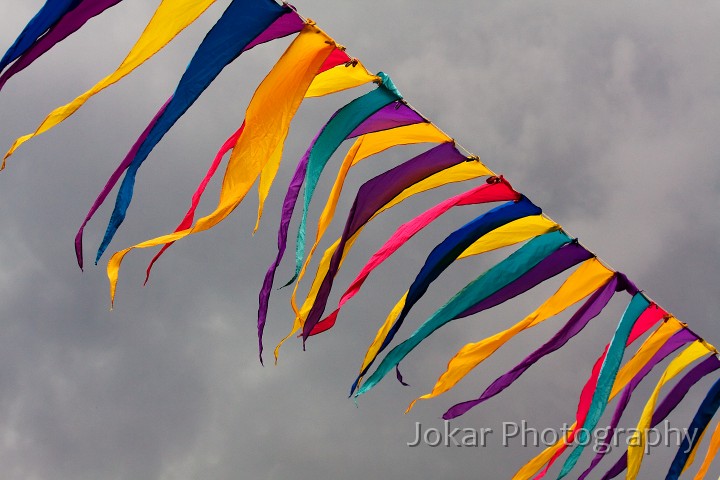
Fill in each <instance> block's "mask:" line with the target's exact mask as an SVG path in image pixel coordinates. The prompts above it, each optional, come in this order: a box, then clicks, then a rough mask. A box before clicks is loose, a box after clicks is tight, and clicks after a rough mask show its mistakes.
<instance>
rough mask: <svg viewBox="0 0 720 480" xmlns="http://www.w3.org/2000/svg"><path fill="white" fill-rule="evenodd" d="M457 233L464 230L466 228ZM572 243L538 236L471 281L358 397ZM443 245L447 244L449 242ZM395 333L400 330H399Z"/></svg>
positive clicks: (555, 235)
mask: <svg viewBox="0 0 720 480" xmlns="http://www.w3.org/2000/svg"><path fill="white" fill-rule="evenodd" d="M488 213H489V212H488ZM472 223H474V222H471V224H472ZM458 231H463V229H460V230H458ZM465 231H467V229H465ZM451 237H452V236H451ZM451 237H448V238H451ZM571 241H572V239H571V238H570V237H569V236H568V235H567V234H566V233H564V232H562V231H556V232H551V233H547V234H545V235H541V236H539V237H536V238H534V239H533V240H531V241H530V242H528V243H527V244H526V245H524V246H523V247H521V248H520V249H519V250H517V251H516V252H514V253H513V254H512V255H510V256H509V257H508V258H506V259H505V260H503V261H502V262H500V263H498V264H497V265H495V266H494V267H492V268H490V269H489V270H488V271H487V272H485V273H483V274H482V275H481V276H479V277H478V278H477V279H475V280H473V281H472V282H470V283H469V284H468V285H466V286H465V287H464V288H463V289H462V290H461V291H460V292H458V293H457V294H455V296H453V297H452V298H451V299H450V300H449V301H448V302H447V303H446V304H445V305H443V306H442V307H440V309H439V310H437V311H436V312H435V313H434V314H433V315H432V316H431V317H430V318H428V319H427V320H426V321H425V322H424V323H423V324H422V325H421V326H420V327H419V328H418V329H417V330H415V332H413V333H412V335H410V337H409V338H408V339H407V340H405V341H404V342H402V343H401V344H399V345H398V346H396V347H395V348H393V349H392V350H391V351H390V352H389V353H388V354H387V355H386V356H385V358H383V360H382V362H381V363H380V365H379V366H378V368H377V369H376V370H375V371H374V372H373V374H372V375H371V376H370V377H369V378H368V379H367V380H366V381H365V383H364V384H363V385H362V387H360V388H359V389H358V391H357V394H356V396H359V395H362V394H364V393H366V392H368V391H369V390H370V389H372V388H373V387H374V386H375V385H376V384H377V383H378V382H379V381H380V380H381V379H382V378H383V377H384V376H385V375H386V374H387V373H388V372H389V371H390V370H392V369H394V368H395V367H396V366H397V365H398V364H399V363H400V361H401V360H402V359H403V358H405V356H406V355H407V354H408V353H410V352H411V351H412V350H413V349H414V348H415V347H416V346H418V345H419V344H420V343H421V342H422V341H423V340H424V339H425V338H427V337H428V336H430V335H431V334H432V333H433V332H434V331H435V330H437V329H438V328H440V327H442V326H443V325H445V324H446V323H448V322H450V321H451V320H452V319H453V318H455V317H456V316H457V315H459V314H460V313H462V312H464V311H466V310H467V309H468V308H470V307H472V306H473V305H474V304H476V303H478V302H479V301H481V300H482V299H483V298H486V297H488V296H490V295H491V294H493V293H495V292H496V291H498V290H500V289H501V288H502V287H504V286H505V285H507V284H509V283H511V282H512V281H514V280H517V279H518V278H520V277H521V276H522V275H523V274H524V273H526V272H527V271H528V270H530V269H531V268H532V267H534V266H535V265H537V264H538V263H540V262H541V261H542V260H543V259H544V258H546V257H547V256H548V255H550V254H552V253H553V252H554V251H556V250H558V249H559V248H560V247H562V246H563V245H565V244H567V243H570V242H571ZM443 243H444V244H445V245H447V243H446V242H443ZM441 245H443V244H441ZM437 248H438V247H436V250H435V251H437ZM458 253H459V252H458ZM431 256H432V253H431ZM435 272H437V269H435ZM433 273H434V272H433ZM411 291H412V290H411ZM408 297H409V294H408ZM406 305H407V303H406ZM396 325H397V324H396ZM395 331H397V329H396V330H395ZM391 335H392V330H391V332H390V333H389V335H388V337H387V339H388V340H386V342H387V343H385V344H386V345H387V344H388V343H389V341H391V340H392V338H391ZM368 366H369V365H368ZM362 375H364V373H361V375H360V376H359V377H361V376H362ZM356 381H357V380H356ZM351 391H352V390H351Z"/></svg>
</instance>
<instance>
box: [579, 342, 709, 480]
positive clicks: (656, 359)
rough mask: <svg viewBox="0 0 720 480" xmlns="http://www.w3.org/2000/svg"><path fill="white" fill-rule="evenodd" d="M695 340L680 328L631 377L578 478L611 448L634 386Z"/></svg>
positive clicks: (582, 476) (587, 473) (592, 467)
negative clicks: (599, 440)
mask: <svg viewBox="0 0 720 480" xmlns="http://www.w3.org/2000/svg"><path fill="white" fill-rule="evenodd" d="M695 340H697V337H696V336H695V335H693V334H692V333H691V332H690V331H689V330H687V329H684V328H683V329H682V330H679V331H678V332H677V333H675V334H674V335H673V336H672V337H670V339H669V340H668V341H667V342H665V344H664V345H663V346H662V347H661V348H660V350H658V351H657V353H655V355H653V357H652V358H651V359H650V361H648V363H646V364H645V365H644V366H643V368H642V370H640V371H639V372H638V373H637V374H636V375H635V376H634V377H633V379H632V381H631V382H630V383H629V384H628V386H626V387H625V388H624V389H623V392H622V395H621V396H620V400H618V403H617V406H616V407H615V411H614V412H613V416H612V419H611V420H610V425H608V427H607V432H608V433H607V435H606V439H605V440H603V441H602V442H603V443H601V444H600V445H599V446H598V448H596V449H595V450H596V452H597V453H596V454H595V457H594V458H593V460H592V462H591V463H590V466H589V467H588V468H587V469H586V470H585V471H584V472H583V473H582V474H581V475H580V476H579V477H578V480H584V479H585V478H587V476H588V475H589V474H590V472H592V471H593V469H594V468H595V467H596V466H597V465H598V464H599V463H600V461H601V460H602V459H603V457H604V456H605V455H606V454H607V453H608V452H610V450H611V449H612V448H611V445H610V440H611V439H612V437H613V435H614V432H615V429H616V428H617V426H618V425H619V423H620V419H621V418H622V415H623V413H624V412H625V408H627V405H628V403H630V397H631V396H632V394H633V392H634V391H635V388H637V386H638V385H639V384H640V382H642V380H643V379H644V378H645V377H646V376H647V375H648V374H649V373H650V372H651V371H652V369H653V368H654V367H655V365H657V364H658V363H660V362H662V361H663V360H665V358H667V357H668V356H669V355H670V354H671V353H673V352H674V351H676V350H677V349H678V348H680V347H682V346H683V345H686V344H687V343H690V342H693V341H695Z"/></svg>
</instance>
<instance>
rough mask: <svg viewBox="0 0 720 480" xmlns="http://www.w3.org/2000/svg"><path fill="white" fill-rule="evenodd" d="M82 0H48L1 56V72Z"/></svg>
mask: <svg viewBox="0 0 720 480" xmlns="http://www.w3.org/2000/svg"><path fill="white" fill-rule="evenodd" d="M78 3H80V0H47V1H46V2H45V5H43V6H42V8H40V10H39V11H38V13H36V14H35V16H34V17H33V18H32V19H30V22H28V24H27V25H26V26H25V28H23V31H22V32H20V35H19V36H18V37H17V38H16V39H15V42H13V44H12V45H11V46H10V48H8V50H7V51H6V52H5V55H3V57H2V58H0V72H2V71H3V70H5V67H7V66H8V65H9V64H10V62H12V61H13V60H16V59H17V58H19V57H20V56H21V55H22V54H23V53H25V52H26V51H27V49H28V48H30V47H31V46H32V45H33V44H34V43H35V42H36V41H37V40H38V39H39V38H40V37H41V36H42V35H43V34H44V33H45V32H46V31H47V30H48V29H49V28H51V27H52V26H53V25H55V24H56V23H57V22H58V21H60V19H61V18H62V17H63V15H65V14H66V13H67V12H69V11H70V10H72V9H73V8H75V7H76V6H77V5H78Z"/></svg>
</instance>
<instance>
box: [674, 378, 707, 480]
mask: <svg viewBox="0 0 720 480" xmlns="http://www.w3.org/2000/svg"><path fill="white" fill-rule="evenodd" d="M718 407H720V380H717V381H716V382H715V383H714V384H713V386H712V387H710V390H709V391H708V393H707V395H706V396H705V398H704V399H703V401H702V403H701V404H700V407H699V408H698V410H697V412H696V413H695V416H694V417H693V419H692V422H690V426H689V427H688V429H687V434H686V435H685V436H684V438H683V441H682V444H681V445H680V447H679V448H678V451H677V453H676V454H675V458H674V459H673V461H672V464H671V465H670V470H668V473H667V475H666V476H665V480H677V479H678V478H680V474H681V473H682V472H683V469H684V468H685V464H686V463H687V461H688V458H689V457H690V452H693V451H694V450H695V447H696V446H697V443H698V441H699V439H700V438H701V437H702V435H703V433H704V432H705V429H706V428H707V426H708V424H709V423H710V420H712V417H713V416H715V412H717V410H718Z"/></svg>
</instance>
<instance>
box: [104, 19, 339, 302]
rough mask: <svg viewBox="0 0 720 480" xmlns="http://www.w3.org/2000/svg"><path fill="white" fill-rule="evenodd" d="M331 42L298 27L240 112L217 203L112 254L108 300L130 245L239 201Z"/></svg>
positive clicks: (217, 214) (213, 219)
mask: <svg viewBox="0 0 720 480" xmlns="http://www.w3.org/2000/svg"><path fill="white" fill-rule="evenodd" d="M335 47H336V44H335V41H334V40H332V39H331V38H330V37H329V36H327V35H326V34H325V32H323V31H322V30H321V29H320V28H318V27H317V26H316V25H314V24H307V25H305V27H303V30H302V31H301V32H300V35H298V37H297V38H296V39H295V40H294V41H293V43H292V44H291V45H290V46H289V47H288V49H287V50H286V51H285V53H284V54H283V56H282V57H281V58H280V60H279V61H278V63H277V64H276V65H275V67H273V69H272V70H271V71H270V73H269V74H268V75H267V76H266V77H265V79H264V80H263V81H262V83H261V84H260V86H259V87H258V88H257V90H256V91H255V94H254V95H253V98H252V100H251V101H250V104H249V105H248V108H247V112H246V115H245V129H244V131H243V135H241V136H240V138H239V139H238V143H237V144H236V145H235V148H234V149H233V152H232V154H231V155H230V160H229V161H228V167H227V169H226V172H225V178H224V179H223V184H222V188H221V191H220V199H219V202H218V205H217V207H216V209H215V211H213V212H212V213H210V214H209V215H207V216H205V217H203V218H201V219H199V220H198V221H197V222H196V223H195V225H194V226H193V227H191V228H189V229H186V230H181V231H179V232H175V233H171V234H168V235H163V236H161V237H157V238H154V239H152V240H147V241H145V242H142V243H139V244H137V245H135V246H133V247H130V248H126V249H125V250H121V251H119V252H116V253H115V254H114V255H113V256H112V258H111V259H110V261H109V262H108V267H107V271H108V279H109V280H110V298H111V302H112V301H114V297H115V289H116V286H117V278H118V274H119V270H120V265H121V263H122V259H123V258H124V256H125V255H127V253H128V252H129V251H130V250H132V249H134V248H148V247H154V246H156V245H163V244H166V243H170V242H174V241H176V240H179V239H181V238H184V237H186V236H188V235H191V234H194V233H198V232H202V231H205V230H208V229H210V228H212V227H214V226H215V225H217V224H218V223H220V222H221V221H223V220H224V219H225V218H226V217H227V216H228V215H230V213H231V212H232V211H233V210H234V209H235V208H236V207H237V206H238V205H239V204H240V203H241V202H242V200H243V199H244V198H245V195H247V193H248V192H249V191H250V188H252V185H253V183H255V180H257V177H258V176H259V175H260V173H261V172H262V169H263V168H264V167H265V164H266V163H267V161H268V157H270V155H271V154H272V153H273V152H274V151H275V149H276V148H277V147H278V145H279V144H281V143H282V142H283V141H284V139H285V137H286V136H287V132H288V129H289V128H290V121H291V120H292V118H293V116H294V114H295V112H296V111H297V109H298V108H299V106H300V103H301V102H302V100H303V97H304V95H305V92H306V91H307V89H308V88H309V87H310V84H311V83H312V79H313V78H314V77H315V74H316V73H317V71H318V69H319V68H320V66H321V65H322V64H323V63H324V62H325V59H326V58H327V57H328V56H329V55H330V54H331V53H332V51H333V50H334V49H335Z"/></svg>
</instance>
